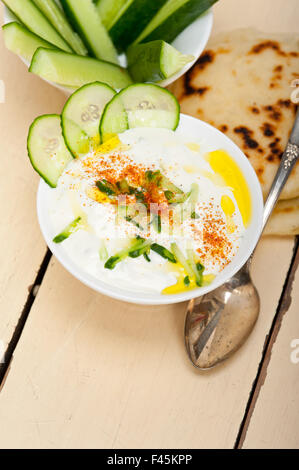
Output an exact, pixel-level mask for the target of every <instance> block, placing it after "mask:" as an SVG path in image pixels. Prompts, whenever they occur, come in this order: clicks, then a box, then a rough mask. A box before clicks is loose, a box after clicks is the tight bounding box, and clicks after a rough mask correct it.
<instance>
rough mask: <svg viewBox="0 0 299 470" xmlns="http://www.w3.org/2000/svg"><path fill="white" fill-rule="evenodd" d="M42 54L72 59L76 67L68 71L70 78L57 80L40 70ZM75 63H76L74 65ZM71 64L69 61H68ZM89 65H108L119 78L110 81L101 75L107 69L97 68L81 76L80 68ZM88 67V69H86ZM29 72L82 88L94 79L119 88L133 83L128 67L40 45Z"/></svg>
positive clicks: (47, 56)
mask: <svg viewBox="0 0 299 470" xmlns="http://www.w3.org/2000/svg"><path fill="white" fill-rule="evenodd" d="M41 54H42V55H45V57H46V58H47V61H48V60H49V58H52V59H53V57H55V55H57V57H58V58H59V57H60V58H61V59H64V60H65V63H67V61H68V62H69V61H70V59H72V62H73V64H72V67H73V68H74V72H73V73H69V72H68V80H67V81H64V80H58V79H57V80H55V79H54V78H53V77H52V76H47V75H46V74H43V73H42V71H41V70H40V67H39V60H40V56H41ZM74 64H75V65H74ZM68 65H69V63H68ZM88 66H90V68H91V67H101V68H102V67H107V68H109V72H111V73H113V72H114V71H115V73H116V74H117V75H118V76H117V78H114V77H113V79H111V80H110V81H108V80H107V81H105V76H101V75H103V74H104V75H105V71H103V70H99V71H98V70H97V71H96V72H95V71H93V72H92V73H90V75H89V74H88V75H86V74H85V78H82V79H81V78H80V69H81V68H82V69H83V70H84V69H85V70H87V69H88ZM86 68H87V69H86ZM76 70H77V71H79V72H76ZM29 72H32V73H34V74H36V75H39V76H40V77H42V78H44V79H46V80H49V81H53V82H55V83H58V84H60V85H63V86H69V87H73V88H80V87H81V86H83V85H86V84H87V83H91V82H94V81H101V82H104V83H107V85H110V86H111V87H112V88H117V89H121V88H124V87H126V86H128V85H131V84H132V83H133V81H132V79H131V77H130V76H129V73H128V72H127V70H126V69H124V68H122V67H120V66H118V65H116V64H113V63H111V62H107V61H104V60H99V59H95V58H93V57H85V56H79V55H76V54H70V53H68V52H64V51H60V50H50V49H44V48H42V47H39V48H38V49H37V50H36V51H35V54H34V56H33V57H32V61H31V64H30V67H29Z"/></svg>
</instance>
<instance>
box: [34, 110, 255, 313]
mask: <svg viewBox="0 0 299 470" xmlns="http://www.w3.org/2000/svg"><path fill="white" fill-rule="evenodd" d="M191 121H192V123H194V122H196V123H197V125H199V126H200V127H201V129H202V130H203V131H204V129H209V131H210V132H211V131H212V132H214V133H215V134H216V135H218V138H221V139H222V141H223V143H224V144H225V143H226V145H227V146H230V147H231V148H233V149H234V152H235V155H234V156H232V158H233V159H234V160H235V161H236V162H237V163H238V164H239V166H240V162H241V165H242V166H243V167H246V174H245V172H244V170H243V169H242V170H241V171H242V173H243V175H244V177H245V179H246V182H247V184H248V186H249V188H250V191H251V194H253V191H254V197H255V200H256V202H257V205H256V206H255V207H253V210H252V221H251V223H250V226H251V224H252V223H254V227H255V231H254V234H253V235H252V236H251V237H250V238H249V248H248V249H247V250H246V252H245V253H244V254H243V255H242V256H239V258H238V261H237V262H235V266H234V267H233V269H231V270H230V271H229V270H228V274H227V275H226V276H224V279H223V280H222V279H221V278H220V279H219V276H216V278H215V280H214V281H213V282H212V283H211V284H210V285H208V286H205V287H198V288H196V289H192V290H189V291H186V292H181V293H178V294H172V295H164V294H161V293H157V294H155V293H152V294H149V293H142V292H136V293H134V292H133V291H129V290H126V289H124V288H117V286H114V285H112V284H108V283H107V284H106V283H105V282H104V281H102V280H99V279H96V278H95V277H93V276H91V275H90V274H88V273H86V272H84V270H83V269H82V268H80V267H79V266H78V265H76V264H75V262H73V261H72V260H71V259H70V258H69V257H68V255H66V254H65V253H63V251H64V250H63V248H62V247H61V246H59V245H57V244H55V243H53V241H52V235H51V234H50V233H49V230H48V225H49V223H48V222H49V217H47V215H46V213H47V210H44V206H45V204H46V200H47V191H49V190H50V189H51V188H50V187H49V186H48V185H47V184H46V183H45V182H44V181H43V180H42V179H41V180H40V183H39V186H38V191H37V216H38V222H39V225H40V229H41V232H42V234H43V237H44V239H45V241H46V243H47V245H48V247H49V248H50V250H51V252H52V253H53V255H54V256H55V257H56V258H57V259H58V261H59V262H60V263H61V264H62V265H63V266H64V268H65V269H66V270H67V271H69V272H70V273H71V274H72V275H73V276H74V277H75V278H77V279H78V280H80V281H81V282H82V283H83V284H85V285H86V286H88V287H90V288H92V289H93V290H95V291H97V292H99V293H101V294H104V295H107V296H109V297H111V298H114V299H117V300H122V301H125V302H129V303H135V304H138V305H167V304H174V303H179V302H184V301H187V300H190V299H192V298H195V297H199V296H202V295H204V294H207V293H208V292H211V291H212V290H214V289H216V288H217V287H219V286H220V285H222V284H224V283H225V282H226V281H227V280H228V279H229V278H230V277H232V276H233V275H234V274H235V273H236V272H237V271H238V270H239V269H240V268H241V267H242V266H243V265H244V264H245V262H246V261H247V260H248V258H249V257H250V255H251V254H252V252H253V250H254V248H255V246H256V244H257V242H258V239H259V236H260V232H261V229H262V220H263V195H262V190H261V186H260V183H259V180H258V178H257V175H256V173H255V171H254V169H253V167H252V166H251V164H250V163H249V161H248V159H247V158H246V156H245V155H244V153H243V152H242V150H241V149H240V148H239V147H238V146H237V145H236V144H235V143H234V142H233V141H232V140H231V139H230V138H229V137H227V136H226V135H225V134H223V133H222V132H221V131H219V130H218V129H216V128H215V127H213V126H211V125H210V124H208V123H206V122H204V121H201V120H199V119H197V118H195V117H192V116H188V115H185V114H182V113H181V114H180V123H183V126H184V127H185V128H186V129H187V128H188V122H189V123H190V122H191ZM224 144H223V145H224ZM217 147H218V148H221V146H220V147H219V146H218V145H217ZM237 155H238V156H237ZM252 202H253V201H252ZM250 226H249V227H250ZM249 227H247V228H246V229H245V235H244V238H245V237H246V231H247V230H248V229H249ZM237 256H238V253H237V254H236V256H235V258H234V260H235V259H236V257H237ZM229 264H231V263H229ZM228 266H229V265H228Z"/></svg>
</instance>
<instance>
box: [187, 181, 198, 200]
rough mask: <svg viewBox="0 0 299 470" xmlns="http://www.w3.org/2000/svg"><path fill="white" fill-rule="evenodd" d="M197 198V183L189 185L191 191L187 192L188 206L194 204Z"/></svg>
mask: <svg viewBox="0 0 299 470" xmlns="http://www.w3.org/2000/svg"><path fill="white" fill-rule="evenodd" d="M198 196H199V186H198V184H197V183H192V184H191V189H190V192H189V202H190V204H196V203H197V201H198Z"/></svg>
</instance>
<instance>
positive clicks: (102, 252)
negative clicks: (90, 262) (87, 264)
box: [99, 240, 108, 261]
mask: <svg viewBox="0 0 299 470" xmlns="http://www.w3.org/2000/svg"><path fill="white" fill-rule="evenodd" d="M99 257H100V260H101V261H105V260H106V259H107V258H108V251H107V248H106V245H105V242H104V240H101V245H100V249H99Z"/></svg>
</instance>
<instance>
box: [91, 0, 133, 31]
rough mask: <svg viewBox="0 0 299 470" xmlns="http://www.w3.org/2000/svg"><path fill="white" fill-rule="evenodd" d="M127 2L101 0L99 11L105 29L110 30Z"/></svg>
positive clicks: (123, 0) (121, 0)
mask: <svg viewBox="0 0 299 470" xmlns="http://www.w3.org/2000/svg"><path fill="white" fill-rule="evenodd" d="M126 1H127V0H99V1H98V2H96V3H97V9H98V12H99V15H100V17H101V20H102V23H103V25H104V26H105V28H107V29H109V28H110V26H111V25H112V23H113V20H114V18H115V17H116V16H117V13H118V12H119V10H120V9H121V8H122V7H123V5H124V4H125V3H126Z"/></svg>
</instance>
